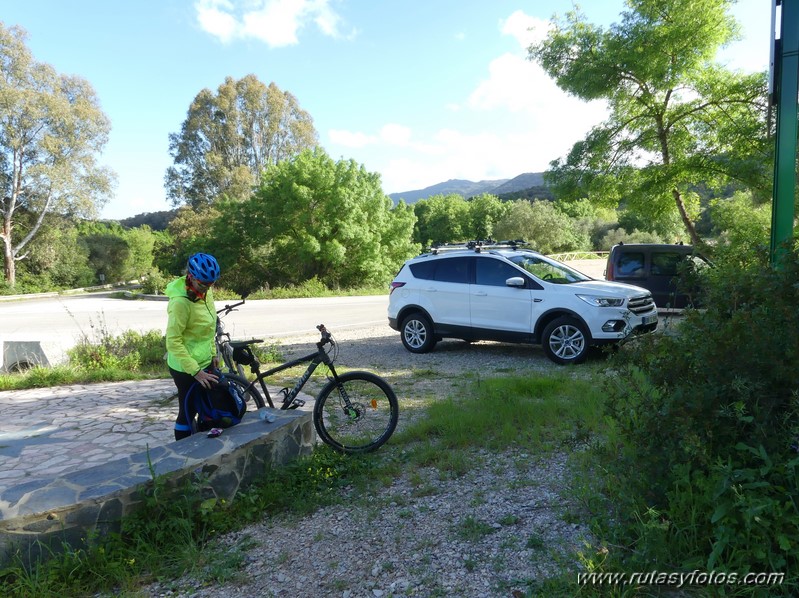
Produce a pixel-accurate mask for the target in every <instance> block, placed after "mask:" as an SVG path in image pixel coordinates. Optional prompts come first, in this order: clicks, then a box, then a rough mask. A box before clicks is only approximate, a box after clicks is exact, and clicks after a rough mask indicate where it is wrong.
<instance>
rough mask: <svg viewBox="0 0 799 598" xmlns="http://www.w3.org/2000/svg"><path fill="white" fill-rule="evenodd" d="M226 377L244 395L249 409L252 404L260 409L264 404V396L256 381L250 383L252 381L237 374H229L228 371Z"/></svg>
mask: <svg viewBox="0 0 799 598" xmlns="http://www.w3.org/2000/svg"><path fill="white" fill-rule="evenodd" d="M224 376H225V379H226V380H228V382H230V383H231V384H233V385H234V386H235V387H236V388H237V389H238V390H239V392H240V393H241V396H243V397H244V400H246V401H247V409H249V408H250V407H251V406H253V405H254V406H255V409H260V408H261V407H263V406H264V398H263V397H262V396H261V393H260V392H259V391H258V388H256V386H255V383H253V384H250V381H249V380H247V378H245V377H243V376H237V375H236V374H229V373H227V372H225V373H224Z"/></svg>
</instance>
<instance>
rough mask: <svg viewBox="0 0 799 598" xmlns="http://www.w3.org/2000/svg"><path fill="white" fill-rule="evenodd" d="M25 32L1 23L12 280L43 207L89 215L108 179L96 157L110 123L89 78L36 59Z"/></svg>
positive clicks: (0, 146)
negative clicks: (56, 69)
mask: <svg viewBox="0 0 799 598" xmlns="http://www.w3.org/2000/svg"><path fill="white" fill-rule="evenodd" d="M25 40H26V34H25V31H24V30H23V29H21V28H19V27H11V28H6V27H4V26H3V24H2V23H0V185H2V189H0V216H1V217H2V228H1V229H0V239H2V241H3V265H4V275H5V280H6V282H7V283H8V284H9V285H11V286H14V284H15V282H16V262H17V261H18V260H21V259H24V258H25V257H27V253H26V249H27V248H28V246H29V244H30V243H31V241H32V240H33V239H34V238H35V237H36V235H37V234H38V233H39V231H40V230H41V228H42V226H43V225H44V224H45V223H46V218H47V217H48V215H50V214H65V215H81V216H87V217H91V216H93V215H94V214H95V213H96V210H97V209H98V208H99V207H101V206H102V205H103V204H104V203H105V201H106V200H107V198H108V196H109V195H110V193H111V188H112V184H113V174H112V173H111V172H110V171H109V170H108V169H106V168H103V167H100V166H99V165H98V163H97V161H96V155H97V154H99V153H100V152H101V151H102V149H103V147H104V146H105V144H106V141H107V139H108V133H109V130H110V123H109V121H108V119H107V118H106V116H105V114H103V112H102V110H101V109H100V105H99V101H98V99H97V97H96V95H95V92H94V90H93V89H92V87H91V85H89V83H88V82H87V81H86V80H84V79H82V78H80V77H75V76H67V75H59V74H58V73H56V71H55V70H54V69H53V68H52V67H51V66H50V65H48V64H45V63H40V62H36V61H35V60H34V58H33V56H32V55H31V52H30V51H29V50H28V48H27V47H26V45H25Z"/></svg>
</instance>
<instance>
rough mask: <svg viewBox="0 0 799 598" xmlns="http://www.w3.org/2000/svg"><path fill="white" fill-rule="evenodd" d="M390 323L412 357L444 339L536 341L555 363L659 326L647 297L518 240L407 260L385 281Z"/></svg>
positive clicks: (450, 249)
mask: <svg viewBox="0 0 799 598" xmlns="http://www.w3.org/2000/svg"><path fill="white" fill-rule="evenodd" d="M388 323H389V326H391V327H392V328H393V329H394V330H398V331H399V332H400V333H401V336H402V344H403V345H405V348H406V349H407V350H408V351H411V352H412V353H426V352H427V351H430V350H431V349H433V347H434V346H435V344H436V342H437V341H439V340H441V339H443V338H460V339H464V340H494V341H504V342H514V343H531V344H540V345H542V346H543V348H544V352H545V353H546V355H547V357H549V358H550V359H551V360H552V361H554V362H556V363H559V364H569V363H580V362H582V361H584V360H585V358H586V357H587V354H588V348H589V346H591V345H603V344H609V343H618V342H620V341H622V340H623V339H625V338H626V337H627V336H629V335H630V334H633V333H640V332H651V331H653V330H655V328H657V324H658V312H657V308H656V307H655V303H654V301H652V295H651V293H650V292H649V291H647V290H646V289H642V288H640V287H635V286H632V285H627V284H622V283H614V282H606V281H602V280H594V279H592V278H590V277H588V276H586V275H585V274H582V273H581V272H578V271H577V270H573V269H572V268H569V267H568V266H566V265H565V264H562V263H561V262H558V261H556V260H553V259H550V258H548V257H546V256H545V255H542V254H540V253H538V252H536V251H531V250H529V249H522V248H520V247H519V246H518V244H517V243H516V242H504V243H491V244H489V243H482V242H470V243H468V244H462V245H446V246H444V247H439V248H434V249H433V250H432V251H431V253H425V254H423V255H420V256H418V257H415V258H413V259H410V260H408V261H407V262H405V264H404V265H403V266H402V268H401V269H400V271H399V273H398V274H397V276H396V277H395V278H394V281H393V282H392V283H391V294H390V297H389V305H388Z"/></svg>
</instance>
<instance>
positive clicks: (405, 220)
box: [212, 148, 418, 290]
mask: <svg viewBox="0 0 799 598" xmlns="http://www.w3.org/2000/svg"><path fill="white" fill-rule="evenodd" d="M220 213H221V214H222V215H221V216H220V217H219V218H218V219H217V220H216V221H215V222H214V226H213V233H212V234H213V236H214V239H215V241H214V245H215V247H216V249H214V251H216V254H217V256H218V257H219V258H220V263H221V264H222V266H223V269H224V268H225V266H226V265H229V268H230V269H229V272H228V276H229V277H230V278H229V280H231V286H233V287H237V290H246V289H247V288H253V287H254V286H264V285H287V284H298V283H301V282H304V281H307V280H311V279H314V278H316V279H318V280H319V281H321V282H322V283H324V284H325V285H326V286H328V287H329V288H339V287H344V288H346V287H352V286H363V285H370V284H387V283H388V282H389V280H390V279H391V276H392V275H394V274H395V273H396V271H397V269H398V268H399V266H400V265H401V264H402V262H403V261H404V260H405V259H407V258H408V257H410V256H411V255H413V254H414V253H416V251H417V249H418V248H417V247H415V246H414V245H413V244H412V243H411V241H410V237H411V230H412V228H413V221H414V216H413V211H412V210H411V208H410V207H408V206H406V205H405V204H404V203H401V204H400V205H398V206H396V207H393V208H392V202H391V200H390V199H389V198H388V197H387V196H386V195H385V194H384V193H383V191H382V188H381V185H380V177H379V175H377V174H375V173H369V172H367V171H366V170H365V169H364V168H363V166H359V165H358V164H356V163H355V162H354V161H352V160H340V161H338V162H334V161H333V160H332V159H331V158H330V157H329V156H328V155H327V154H326V153H325V152H324V150H322V149H321V148H315V149H313V150H305V151H304V152H302V153H301V154H299V155H298V156H296V157H295V158H293V159H291V160H284V161H282V162H280V163H278V164H276V165H272V166H270V167H268V168H267V170H266V172H265V174H264V176H263V180H262V182H261V185H260V187H259V188H258V189H257V191H256V192H255V193H254V194H253V196H252V197H251V198H250V199H248V200H245V201H240V202H233V201H229V202H227V203H225V204H224V205H223V209H221V210H220Z"/></svg>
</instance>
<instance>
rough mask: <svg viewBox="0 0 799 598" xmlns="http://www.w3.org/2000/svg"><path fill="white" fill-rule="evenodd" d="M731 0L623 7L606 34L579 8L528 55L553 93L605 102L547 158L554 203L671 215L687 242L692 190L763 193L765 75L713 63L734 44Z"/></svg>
mask: <svg viewBox="0 0 799 598" xmlns="http://www.w3.org/2000/svg"><path fill="white" fill-rule="evenodd" d="M732 3H733V0H718V1H717V2H708V1H707V0H627V1H626V6H627V10H625V11H624V12H622V14H621V22H620V23H618V24H613V25H611V26H610V27H609V28H607V29H604V28H602V27H598V26H596V25H593V24H591V23H588V22H587V21H586V20H585V17H584V15H583V14H582V13H580V12H579V10H578V9H575V10H574V11H572V12H569V13H568V14H567V15H566V18H565V19H557V20H556V21H555V23H554V26H553V28H552V29H551V30H550V32H549V34H548V35H547V37H546V38H545V39H544V40H543V41H541V42H538V43H534V44H533V45H531V46H530V47H529V49H528V57H529V58H530V59H531V60H534V61H537V62H538V63H539V64H540V65H541V67H542V68H543V69H544V70H545V71H546V72H547V74H549V76H551V77H552V78H553V79H554V80H555V81H556V82H557V84H558V86H559V87H560V88H561V89H563V90H565V91H567V92H568V93H570V94H572V95H575V96H577V97H579V98H582V99H584V100H597V99H603V100H606V101H607V103H608V106H609V109H610V116H609V117H608V118H607V120H606V121H605V122H603V123H602V124H600V125H597V126H596V127H594V128H593V129H592V130H591V131H590V132H589V133H588V135H587V136H586V138H585V139H583V140H581V141H579V142H577V143H576V144H575V145H574V146H573V148H572V149H571V151H570V153H569V154H568V156H567V157H566V158H565V160H564V159H558V160H556V161H554V162H553V163H552V166H551V169H550V171H549V172H548V174H547V176H548V179H549V181H550V182H551V183H552V184H554V186H555V188H556V191H557V193H558V195H559V197H571V198H578V197H588V198H589V199H591V200H592V201H597V202H605V203H606V205H614V206H615V205H617V204H618V203H619V202H623V203H624V204H625V206H626V207H627V208H628V209H632V210H635V211H637V212H639V213H640V214H641V215H642V216H644V217H646V218H649V219H651V220H653V221H654V220H668V218H669V214H673V213H674V212H675V210H676V212H677V213H678V214H679V218H680V220H681V222H682V225H683V226H684V227H685V230H686V232H687V233H688V235H689V237H690V238H691V240H692V242H694V243H700V239H699V236H698V234H697V231H696V226H695V223H696V220H697V218H698V216H699V197H698V195H697V194H696V193H694V192H693V191H692V189H694V188H695V187H696V185H698V184H704V185H707V186H709V187H711V188H713V187H721V186H722V185H724V184H726V183H728V182H730V181H738V182H741V183H743V184H744V185H745V186H748V187H749V188H751V189H754V190H756V191H758V192H759V193H761V195H762V196H766V195H767V194H768V189H769V180H770V179H769V176H770V166H769V160H770V156H771V150H770V146H769V144H768V141H767V130H766V128H767V127H766V124H765V114H766V98H767V96H766V85H765V84H766V77H765V73H757V74H743V73H741V72H738V71H730V70H727V69H725V68H723V67H721V66H720V65H718V64H717V63H715V62H714V60H715V57H716V54H717V51H718V50H719V49H720V48H721V47H722V46H724V45H725V44H727V43H728V42H730V41H732V40H734V39H735V38H736V36H737V35H738V26H737V23H736V22H735V20H734V18H733V17H732V16H731V15H730V13H729V8H730V6H731V5H732Z"/></svg>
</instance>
